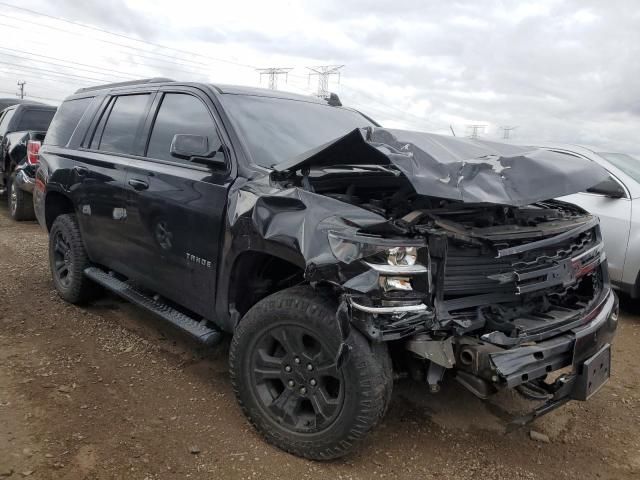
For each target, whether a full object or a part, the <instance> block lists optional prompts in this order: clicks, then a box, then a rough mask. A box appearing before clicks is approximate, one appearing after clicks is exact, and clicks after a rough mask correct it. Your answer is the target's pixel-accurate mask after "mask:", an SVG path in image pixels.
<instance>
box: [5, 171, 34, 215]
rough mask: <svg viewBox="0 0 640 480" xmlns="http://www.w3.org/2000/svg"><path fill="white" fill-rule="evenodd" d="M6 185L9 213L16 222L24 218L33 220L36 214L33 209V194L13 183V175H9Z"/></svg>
mask: <svg viewBox="0 0 640 480" xmlns="http://www.w3.org/2000/svg"><path fill="white" fill-rule="evenodd" d="M8 183H9V184H8V185H7V204H8V207H9V215H11V218H13V219H14V220H15V221H17V222H21V221H24V220H35V218H36V214H35V211H34V210H33V196H32V195H31V194H30V193H28V192H25V191H23V190H21V189H19V188H17V187H16V186H15V185H14V179H13V177H10V179H9V182H8Z"/></svg>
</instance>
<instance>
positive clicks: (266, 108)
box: [220, 94, 373, 167]
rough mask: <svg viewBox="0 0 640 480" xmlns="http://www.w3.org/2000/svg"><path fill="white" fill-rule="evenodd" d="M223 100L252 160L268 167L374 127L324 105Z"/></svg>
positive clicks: (356, 115) (353, 114)
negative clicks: (358, 129)
mask: <svg viewBox="0 0 640 480" xmlns="http://www.w3.org/2000/svg"><path fill="white" fill-rule="evenodd" d="M220 97H221V99H222V103H224V106H225V110H226V111H227V113H228V114H229V116H230V117H231V121H232V122H233V123H234V125H235V127H236V129H238V130H239V131H240V132H239V133H240V134H241V135H242V137H243V139H244V140H245V141H246V142H247V146H248V148H249V153H250V154H251V158H252V160H253V161H254V162H255V163H257V164H258V165H262V166H264V167H270V166H273V165H275V164H277V163H280V162H282V161H285V160H289V159H291V158H293V157H295V156H297V155H300V154H301V153H304V152H306V151H308V150H311V149H312V148H315V147H318V146H320V145H322V144H323V143H326V142H329V141H331V140H335V139H336V138H338V137H341V136H343V135H345V134H347V133H349V132H350V131H352V130H354V129H355V128H360V127H367V126H372V125H373V124H372V123H371V121H369V120H368V119H366V118H365V117H364V116H362V115H361V114H359V113H358V112H355V111H353V110H349V109H347V108H340V107H332V106H329V105H327V104H323V103H314V102H306V101H301V100H289V99H284V98H273V97H257V96H251V95H230V94H227V95H221V96H220Z"/></svg>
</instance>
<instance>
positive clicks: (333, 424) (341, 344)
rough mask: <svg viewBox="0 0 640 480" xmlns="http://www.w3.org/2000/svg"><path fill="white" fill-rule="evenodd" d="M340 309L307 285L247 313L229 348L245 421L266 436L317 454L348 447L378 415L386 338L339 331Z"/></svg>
mask: <svg viewBox="0 0 640 480" xmlns="http://www.w3.org/2000/svg"><path fill="white" fill-rule="evenodd" d="M337 309H338V304H337V301H336V299H335V298H331V297H330V296H325V295H324V294H321V293H320V292H317V291H316V290H314V289H313V288H312V287H310V286H298V287H293V288H288V289H285V290H282V291H280V292H277V293H274V294H273V295H270V296H268V297H266V298H264V299H262V300H260V301H259V302H258V303H257V304H255V305H254V306H253V307H252V308H251V309H250V310H249V311H248V312H247V314H246V315H245V316H244V318H242V320H240V323H239V324H238V326H237V327H236V330H235V332H234V335H233V340H232V342H231V348H230V349H229V367H230V368H229V370H230V375H231V382H232V384H233V389H234V392H235V394H236V398H237V399H238V402H239V404H240V406H241V407H242V410H243V412H244V414H245V415H246V416H247V418H248V419H249V421H250V422H251V423H252V424H253V426H254V427H255V428H256V429H257V430H258V431H259V432H260V433H261V434H262V435H263V436H264V437H265V439H266V440H267V441H268V442H270V443H272V444H273V445H275V446H277V447H279V448H281V449H283V450H285V451H287V452H290V453H293V454H295V455H298V456H301V457H305V458H309V459H314V460H329V459H332V458H338V457H341V456H343V455H346V454H347V453H349V452H350V451H351V450H352V449H353V447H354V446H355V444H356V443H357V441H358V440H360V439H361V438H362V437H364V436H365V435H366V434H367V432H369V431H370V430H371V429H372V428H373V427H375V425H376V424H377V423H378V422H379V421H380V419H381V418H382V416H383V415H384V413H385V411H386V409H387V406H388V405H389V402H390V399H391V391H392V388H393V372H392V367H391V359H390V357H389V353H388V351H387V345H386V344H384V343H369V342H368V341H367V340H366V339H365V337H364V336H363V335H362V334H361V333H360V332H358V331H357V330H355V329H352V330H351V332H350V333H349V334H348V336H347V338H343V332H342V331H341V329H340V326H339V325H338V321H337V320H336V312H337ZM343 352H348V354H346V355H343Z"/></svg>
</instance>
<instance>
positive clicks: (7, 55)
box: [0, 47, 134, 80]
mask: <svg viewBox="0 0 640 480" xmlns="http://www.w3.org/2000/svg"><path fill="white" fill-rule="evenodd" d="M0 48H3V47H0ZM0 55H4V56H6V57H12V58H17V59H19V60H21V61H22V60H31V61H36V62H38V65H40V64H46V65H53V66H54V67H61V68H68V69H73V70H74V71H76V70H80V71H83V72H87V73H93V74H97V75H103V73H102V72H96V71H92V70H87V69H86V68H78V67H68V66H66V65H62V64H60V63H55V62H49V61H46V60H37V59H32V58H27V59H25V58H24V57H21V56H19V55H12V54H11V53H4V52H0ZM46 65H45V66H46ZM60 73H67V72H60ZM111 78H114V79H115V78H117V79H118V80H131V79H132V78H134V77H122V76H117V77H115V76H112V77H111Z"/></svg>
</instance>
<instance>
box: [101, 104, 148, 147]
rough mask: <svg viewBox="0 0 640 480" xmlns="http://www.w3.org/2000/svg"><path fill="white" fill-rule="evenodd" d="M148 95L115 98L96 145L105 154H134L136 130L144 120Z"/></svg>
mask: <svg viewBox="0 0 640 480" xmlns="http://www.w3.org/2000/svg"><path fill="white" fill-rule="evenodd" d="M148 99H149V94H142V95H123V96H121V97H116V99H115V103H114V104H113V108H112V109H111V113H110V114H109V118H108V119H107V122H106V124H105V126H104V131H103V132H102V136H101V138H100V142H99V144H98V149H100V150H104V151H106V152H116V153H135V152H134V147H135V143H136V139H137V138H138V130H139V128H140V126H141V124H142V121H143V120H144V115H145V113H146V106H147V101H148Z"/></svg>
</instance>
